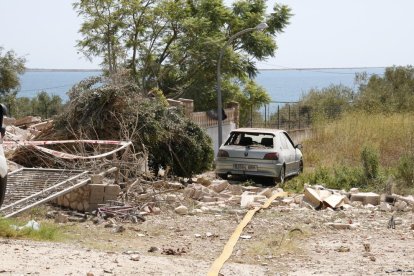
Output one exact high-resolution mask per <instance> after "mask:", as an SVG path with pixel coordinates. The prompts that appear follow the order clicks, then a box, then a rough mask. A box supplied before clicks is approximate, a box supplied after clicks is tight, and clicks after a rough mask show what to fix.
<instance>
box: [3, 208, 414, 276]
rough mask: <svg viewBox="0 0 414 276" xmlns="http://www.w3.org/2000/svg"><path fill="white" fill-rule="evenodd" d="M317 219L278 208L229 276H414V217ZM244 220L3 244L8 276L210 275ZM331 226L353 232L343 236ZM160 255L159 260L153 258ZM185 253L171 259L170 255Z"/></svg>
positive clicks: (212, 218) (373, 213)
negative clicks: (391, 223)
mask: <svg viewBox="0 0 414 276" xmlns="http://www.w3.org/2000/svg"><path fill="white" fill-rule="evenodd" d="M391 215H392V213H390V212H382V211H380V210H378V209H377V208H365V207H357V208H352V209H349V210H342V211H332V210H322V211H314V210H310V209H307V208H301V207H300V206H299V205H294V204H290V205H288V206H287V205H284V204H283V203H282V202H275V204H274V205H273V207H271V208H270V209H267V210H263V211H261V212H260V213H258V214H257V215H256V216H255V217H254V218H253V220H252V221H251V223H250V224H249V225H248V226H247V227H246V228H245V230H244V233H243V236H244V239H240V240H239V242H238V243H237V245H236V247H235V248H234V251H233V255H232V256H231V258H230V259H229V261H228V262H227V263H226V265H225V267H224V268H223V269H222V271H221V273H222V274H223V275H335V274H337V275H414V230H412V227H413V226H412V225H413V224H414V213H413V211H412V210H410V211H408V212H400V213H396V214H394V217H395V218H396V219H397V225H396V228H395V229H389V228H388V227H387V225H388V221H389V219H390V217H391ZM242 218H243V215H242V214H240V213H237V212H233V211H232V210H223V211H222V212H216V213H211V214H206V213H203V214H197V215H186V216H180V215H177V214H175V213H173V212H169V211H163V212H162V213H161V214H160V215H153V216H148V217H147V220H146V221H145V222H143V223H138V224H133V223H121V222H119V223H118V225H122V226H123V227H124V229H125V231H123V232H118V233H117V232H115V231H114V230H115V228H109V227H105V225H106V224H107V223H106V222H104V223H102V224H94V223H93V222H92V220H88V221H86V222H83V223H69V224H65V226H63V225H62V227H64V228H65V229H66V230H65V231H66V232H68V233H69V234H70V235H71V236H72V237H73V238H72V239H70V241H66V242H65V243H49V242H35V241H27V240H24V241H22V240H10V239H1V240H0V260H1V261H0V274H1V275H29V274H30V275H87V273H91V274H89V275H95V276H96V275H206V274H207V272H208V270H209V267H210V265H211V264H212V263H213V261H214V260H215V259H216V258H217V257H218V256H219V255H220V253H221V251H222V249H223V247H224V245H225V243H226V242H227V240H228V238H229V237H230V235H231V234H232V232H233V231H234V229H235V228H236V226H237V224H238V223H239V221H240V220H241V219H242ZM330 222H341V223H345V224H347V223H348V224H351V225H353V226H354V227H353V229H347V230H340V229H333V228H332V227H331V226H328V225H327V223H330ZM150 251H152V252H150ZM167 252H170V253H174V252H175V253H179V252H181V254H178V255H167V254H166V253H167Z"/></svg>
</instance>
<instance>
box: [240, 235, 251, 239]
mask: <svg viewBox="0 0 414 276" xmlns="http://www.w3.org/2000/svg"><path fill="white" fill-rule="evenodd" d="M240 238H241V239H243V240H250V239H251V238H252V236H250V235H242V236H240Z"/></svg>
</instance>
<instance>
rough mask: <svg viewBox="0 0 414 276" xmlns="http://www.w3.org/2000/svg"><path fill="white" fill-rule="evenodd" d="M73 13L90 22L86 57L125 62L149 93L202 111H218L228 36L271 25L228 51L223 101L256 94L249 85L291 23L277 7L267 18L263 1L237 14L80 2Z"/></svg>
mask: <svg viewBox="0 0 414 276" xmlns="http://www.w3.org/2000/svg"><path fill="white" fill-rule="evenodd" d="M74 8H75V9H76V10H77V11H78V14H79V15H81V16H83V18H84V20H85V22H84V23H83V24H82V28H81V30H80V32H81V33H82V34H83V36H84V38H83V40H81V41H80V42H79V44H78V46H79V47H80V48H81V50H83V51H84V53H85V54H87V55H88V56H89V57H93V56H103V57H104V63H105V64H107V66H108V67H109V68H111V67H112V68H113V67H115V64H120V63H113V64H112V65H110V61H112V62H113V61H114V60H124V61H126V62H125V63H124V66H126V68H128V69H130V71H131V73H132V74H133V76H134V79H135V80H136V82H137V84H138V86H139V87H140V88H141V89H142V90H143V91H144V92H148V91H151V90H152V89H154V88H157V89H160V90H161V91H162V92H163V93H164V95H165V96H167V97H179V96H180V97H187V98H191V99H194V100H195V108H196V109H197V110H207V109H211V108H215V107H216V90H215V87H216V81H217V80H216V68H217V62H218V56H219V53H220V51H221V49H222V47H223V46H224V45H225V44H226V42H227V41H228V39H229V37H231V36H232V35H234V34H236V33H237V32H239V31H241V30H244V29H247V28H251V27H255V26H256V25H258V24H259V23H261V22H266V23H267V24H268V25H269V27H268V28H267V29H266V30H265V31H264V32H252V33H248V34H245V35H243V36H241V37H239V38H237V39H235V40H234V41H233V42H232V43H231V44H230V45H229V47H227V48H226V49H225V50H226V51H225V55H224V58H223V61H222V66H221V68H222V70H221V71H222V87H223V89H222V93H223V101H224V102H228V101H232V100H235V99H236V98H239V96H240V95H241V94H243V93H242V91H241V89H242V88H241V87H253V86H252V85H248V83H249V82H250V79H251V77H253V76H254V75H255V74H256V73H257V68H256V61H257V60H264V59H266V58H267V57H270V56H273V55H274V53H275V50H276V49H277V45H276V42H275V39H274V38H275V35H276V34H277V33H279V32H282V31H283V29H284V28H285V26H286V25H287V24H288V21H289V18H290V16H291V13H290V9H289V8H288V7H287V6H285V5H278V4H275V6H274V8H273V12H272V13H271V14H266V8H267V7H266V1H264V0H256V1H252V0H239V1H236V2H234V3H233V5H232V6H231V7H227V6H225V5H224V4H223V0H193V1H188V0H159V1H155V0H145V1H138V0H134V1H126V0H124V1H121V0H82V1H78V2H77V3H75V4H74ZM111 43H112V44H113V45H112V44H111ZM113 49H119V50H117V51H114V50H113ZM124 55H126V58H124ZM113 56H115V57H116V58H115V57H113ZM109 57H112V59H111V58H109ZM240 84H241V86H240ZM245 100H248V98H246V99H245Z"/></svg>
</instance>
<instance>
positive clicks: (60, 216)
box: [55, 213, 69, 223]
mask: <svg viewBox="0 0 414 276" xmlns="http://www.w3.org/2000/svg"><path fill="white" fill-rule="evenodd" d="M68 221H69V218H68V216H67V215H64V214H62V213H58V214H57V215H56V216H55V223H67V222H68Z"/></svg>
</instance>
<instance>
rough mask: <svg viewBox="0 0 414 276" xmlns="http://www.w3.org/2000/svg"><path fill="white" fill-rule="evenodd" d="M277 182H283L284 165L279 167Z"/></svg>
mask: <svg viewBox="0 0 414 276" xmlns="http://www.w3.org/2000/svg"><path fill="white" fill-rule="evenodd" d="M277 182H278V183H279V184H283V183H285V166H282V168H281V169H280V175H279V177H278V178H277Z"/></svg>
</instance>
